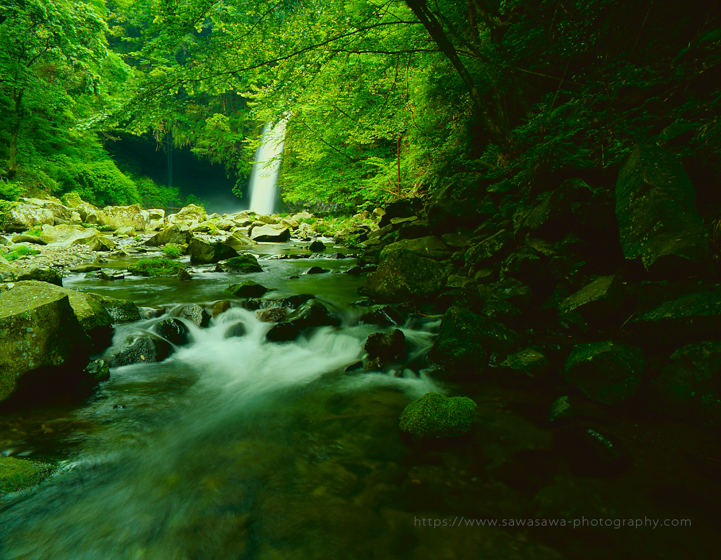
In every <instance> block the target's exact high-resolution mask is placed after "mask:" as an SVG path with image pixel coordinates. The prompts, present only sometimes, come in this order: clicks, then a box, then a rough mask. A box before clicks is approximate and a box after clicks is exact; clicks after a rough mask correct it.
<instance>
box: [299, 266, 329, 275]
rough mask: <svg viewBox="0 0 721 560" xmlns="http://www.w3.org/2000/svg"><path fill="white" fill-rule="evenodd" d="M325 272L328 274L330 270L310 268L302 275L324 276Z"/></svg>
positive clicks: (316, 267) (317, 267)
mask: <svg viewBox="0 0 721 560" xmlns="http://www.w3.org/2000/svg"><path fill="white" fill-rule="evenodd" d="M327 272H330V270H328V269H327V268H321V267H319V266H311V267H310V268H309V269H308V270H306V271H305V272H304V273H303V274H325V273H327Z"/></svg>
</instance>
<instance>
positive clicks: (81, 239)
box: [64, 229, 116, 251]
mask: <svg viewBox="0 0 721 560" xmlns="http://www.w3.org/2000/svg"><path fill="white" fill-rule="evenodd" d="M64 244H65V245H70V246H73V245H84V246H86V247H87V248H88V249H90V250H91V251H112V250H113V249H115V247H116V244H115V241H113V240H112V239H110V238H109V237H107V236H105V235H103V234H101V233H100V232H99V231H98V230H96V229H90V230H88V231H87V232H86V233H82V234H79V235H77V236H75V237H73V238H72V239H70V240H69V241H66V242H65V243H64Z"/></svg>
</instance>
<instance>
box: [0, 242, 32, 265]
mask: <svg viewBox="0 0 721 560" xmlns="http://www.w3.org/2000/svg"><path fill="white" fill-rule="evenodd" d="M39 254H40V251H38V250H36V249H30V248H29V247H25V246H24V245H20V246H18V247H15V248H14V249H13V250H12V251H10V252H8V253H5V255H3V256H4V257H5V259H6V260H7V261H8V262H12V261H14V260H15V259H19V258H20V257H27V256H30V255H39Z"/></svg>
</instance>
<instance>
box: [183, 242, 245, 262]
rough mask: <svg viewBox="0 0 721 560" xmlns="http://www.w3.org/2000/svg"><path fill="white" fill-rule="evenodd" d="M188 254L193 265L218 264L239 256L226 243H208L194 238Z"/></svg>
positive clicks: (190, 243) (189, 245)
mask: <svg viewBox="0 0 721 560" xmlns="http://www.w3.org/2000/svg"><path fill="white" fill-rule="evenodd" d="M188 254H189V255H190V262H192V263H201V264H208V263H216V262H218V261H222V260H225V259H230V258H232V257H236V256H238V253H237V252H236V251H235V249H233V248H232V247H230V246H229V245H226V244H225V243H208V242H207V241H203V240H202V239H199V238H197V237H193V238H192V239H191V240H190V242H189V243H188Z"/></svg>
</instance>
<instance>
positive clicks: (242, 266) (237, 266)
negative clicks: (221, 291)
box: [220, 253, 263, 274]
mask: <svg viewBox="0 0 721 560" xmlns="http://www.w3.org/2000/svg"><path fill="white" fill-rule="evenodd" d="M220 264H221V266H222V268H223V270H225V271H226V272H234V273H238V274H249V273H251V272H263V268H262V267H261V266H260V265H259V264H258V259H256V258H255V256H253V255H251V254H249V253H244V254H242V255H238V256H237V257H232V258H230V259H228V260H226V261H224V262H222V263H220Z"/></svg>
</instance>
